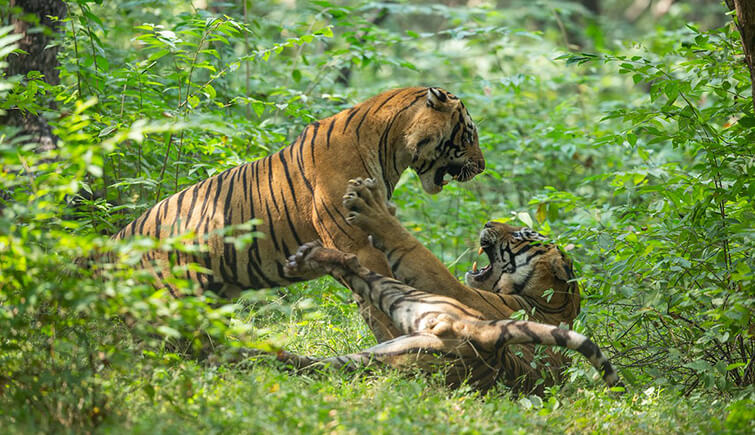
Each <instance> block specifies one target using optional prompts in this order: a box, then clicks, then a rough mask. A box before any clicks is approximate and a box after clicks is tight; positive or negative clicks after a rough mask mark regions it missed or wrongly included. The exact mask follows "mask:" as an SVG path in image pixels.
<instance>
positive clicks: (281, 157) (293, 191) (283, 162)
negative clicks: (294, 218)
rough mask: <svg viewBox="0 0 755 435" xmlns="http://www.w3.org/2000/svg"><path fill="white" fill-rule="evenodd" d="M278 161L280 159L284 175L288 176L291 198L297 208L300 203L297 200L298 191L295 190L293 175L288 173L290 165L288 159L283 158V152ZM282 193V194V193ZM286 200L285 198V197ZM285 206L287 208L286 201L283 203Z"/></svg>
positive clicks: (280, 153) (279, 154)
mask: <svg viewBox="0 0 755 435" xmlns="http://www.w3.org/2000/svg"><path fill="white" fill-rule="evenodd" d="M278 159H280V162H281V165H283V173H284V174H286V181H287V182H288V189H289V190H290V191H291V198H292V200H293V202H294V205H295V206H297V204H298V201H297V200H296V191H295V189H294V183H293V181H292V180H291V174H290V173H289V172H288V163H286V159H284V158H283V151H281V152H279V153H278ZM281 193H282V192H281ZM283 197H284V199H285V196H283ZM283 206H284V207H285V206H286V201H285V200H284V201H283Z"/></svg>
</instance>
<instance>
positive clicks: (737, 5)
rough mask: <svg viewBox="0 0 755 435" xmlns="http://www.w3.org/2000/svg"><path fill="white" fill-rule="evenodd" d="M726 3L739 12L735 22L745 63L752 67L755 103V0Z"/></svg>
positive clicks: (751, 76)
mask: <svg viewBox="0 0 755 435" xmlns="http://www.w3.org/2000/svg"><path fill="white" fill-rule="evenodd" d="M726 5H727V6H729V9H731V10H733V11H736V12H737V20H736V21H735V22H736V25H737V29H739V35H740V36H741V37H742V47H743V48H744V53H745V63H747V66H748V67H749V68H750V82H751V84H752V97H753V98H752V101H753V104H755V1H752V0H726ZM754 107H755V106H754Z"/></svg>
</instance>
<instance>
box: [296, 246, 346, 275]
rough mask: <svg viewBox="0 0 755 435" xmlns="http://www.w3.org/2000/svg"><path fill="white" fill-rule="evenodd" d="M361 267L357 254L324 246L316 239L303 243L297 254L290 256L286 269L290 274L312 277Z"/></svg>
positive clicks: (340, 272)
mask: <svg viewBox="0 0 755 435" xmlns="http://www.w3.org/2000/svg"><path fill="white" fill-rule="evenodd" d="M359 268H360V265H359V261H358V260H357V258H356V256H355V255H353V254H347V253H345V252H341V251H337V250H335V249H329V248H323V246H322V243H321V242H320V241H315V242H309V243H305V244H303V245H301V246H300V247H299V249H298V250H297V251H296V254H294V255H292V256H290V257H288V263H286V265H285V267H284V271H285V272H286V274H287V275H288V276H292V277H293V276H296V277H301V278H307V279H312V278H316V277H318V276H322V275H325V274H331V275H337V276H344V275H345V274H347V273H349V272H351V273H357V272H358V271H359Z"/></svg>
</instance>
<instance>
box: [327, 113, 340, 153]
mask: <svg viewBox="0 0 755 435" xmlns="http://www.w3.org/2000/svg"><path fill="white" fill-rule="evenodd" d="M337 119H338V118H333V119H332V120H331V121H330V127H328V136H327V140H326V142H325V147H326V148H330V133H332V132H333V127H335V125H336V120H337Z"/></svg>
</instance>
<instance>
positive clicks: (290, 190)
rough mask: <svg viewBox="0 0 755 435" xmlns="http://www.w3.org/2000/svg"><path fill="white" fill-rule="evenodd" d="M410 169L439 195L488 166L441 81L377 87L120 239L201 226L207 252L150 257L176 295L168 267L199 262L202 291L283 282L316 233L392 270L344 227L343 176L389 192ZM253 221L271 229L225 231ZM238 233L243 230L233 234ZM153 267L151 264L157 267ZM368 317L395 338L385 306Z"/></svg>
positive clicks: (190, 274)
mask: <svg viewBox="0 0 755 435" xmlns="http://www.w3.org/2000/svg"><path fill="white" fill-rule="evenodd" d="M408 168H411V169H413V170H414V171H415V172H416V173H417V174H418V176H419V179H420V182H421V184H422V188H423V189H424V190H425V191H426V192H428V193H430V194H436V193H438V192H440V191H441V190H442V189H443V186H444V185H446V184H447V183H448V182H449V181H450V180H451V179H453V180H456V181H459V182H464V181H468V180H470V179H472V178H473V177H475V176H476V175H477V174H479V173H481V172H482V171H483V170H484V169H485V160H484V158H483V156H482V151H481V150H480V147H479V139H478V133H477V127H476V126H475V123H474V122H473V120H472V118H471V116H470V115H469V112H468V111H467V108H466V107H465V105H464V103H463V102H462V101H461V100H460V99H459V98H458V97H457V96H455V95H454V94H452V93H450V92H448V91H446V90H444V89H441V88H437V87H411V88H403V89H394V90H390V91H387V92H384V93H381V94H379V95H377V96H375V97H372V98H370V99H368V100H366V101H364V102H362V103H360V104H357V105H355V106H353V107H351V108H350V109H347V110H344V111H342V112H340V113H338V114H336V115H333V116H330V117H328V118H325V119H322V120H320V121H317V122H313V123H311V124H309V125H308V126H307V127H306V128H305V129H304V131H303V132H302V133H301V134H300V135H299V136H298V138H297V139H296V140H295V141H294V142H293V143H292V144H290V145H289V146H287V147H285V148H283V149H281V150H280V151H278V152H276V153H274V154H271V155H269V156H267V157H264V158H262V159H259V160H255V161H253V162H251V163H246V164H243V165H240V166H237V167H235V168H231V169H228V170H226V171H224V172H221V173H220V174H218V175H215V176H213V177H211V178H208V179H206V180H204V181H201V182H199V183H197V184H194V185H193V186H190V187H187V188H186V189H184V190H182V191H180V192H178V193H176V194H174V195H172V196H169V197H167V198H165V199H163V200H162V201H160V202H159V203H157V204H156V205H154V206H153V207H151V208H150V209H148V210H146V211H145V212H144V213H143V214H142V215H141V216H140V217H138V218H137V219H135V220H134V221H132V222H131V223H129V224H127V225H126V226H125V227H124V228H123V229H121V230H120V231H119V232H118V233H117V234H116V235H115V236H114V239H116V240H121V239H126V238H129V237H133V236H149V237H153V238H155V239H165V238H167V237H170V236H175V235H181V234H185V233H193V234H194V237H195V242H194V243H196V244H199V245H202V246H205V247H206V249H205V250H204V252H202V253H200V254H187V253H184V252H180V251H174V252H168V251H161V250H154V251H151V252H148V253H146V254H145V255H144V256H143V258H142V261H141V263H142V266H143V267H145V268H147V269H149V270H151V271H152V272H153V275H154V276H155V278H156V285H157V286H158V287H161V288H167V289H168V290H169V291H170V293H172V294H173V295H174V296H180V291H179V289H178V288H176V286H175V285H173V284H171V282H170V280H168V279H166V278H167V277H168V276H169V274H168V271H169V270H170V268H169V266H170V265H171V263H172V265H177V266H182V265H184V266H185V265H187V264H190V263H196V264H198V265H199V266H201V267H202V268H204V269H205V270H209V271H211V273H206V272H202V270H201V269H198V268H186V272H185V274H186V276H185V278H186V279H188V280H189V281H192V282H196V283H198V285H199V288H200V291H204V290H211V291H213V292H215V293H216V294H219V295H220V296H222V297H226V298H236V297H238V296H239V295H240V293H241V291H242V290H246V289H261V288H272V287H281V286H285V285H288V284H291V283H294V282H297V281H300V280H302V279H305V278H304V277H292V276H289V275H288V274H287V273H286V271H285V269H284V265H285V262H286V259H287V258H288V257H289V256H290V255H291V254H293V253H294V252H295V250H296V248H297V247H298V246H300V245H302V244H304V243H307V242H309V241H313V240H321V241H322V242H323V243H324V245H325V246H327V247H332V248H337V249H339V250H342V251H345V252H350V253H354V254H356V255H357V257H358V258H359V259H360V261H361V262H362V263H363V264H365V265H366V266H368V267H370V268H371V269H372V270H375V271H378V272H381V273H384V274H390V268H389V267H388V263H387V260H386V259H385V256H384V255H383V253H381V252H380V251H378V250H376V249H375V248H373V247H372V246H371V245H370V244H369V241H368V239H367V234H366V233H364V232H363V231H361V230H359V229H358V228H354V227H352V226H351V225H349V224H348V222H347V220H346V211H345V210H344V209H343V207H342V205H341V195H342V194H343V186H344V185H345V184H346V182H347V180H350V179H353V178H357V177H365V178H366V177H371V178H372V179H374V180H376V182H378V183H380V184H381V186H382V188H383V194H384V195H385V198H384V199H385V200H390V199H391V196H392V193H393V190H394V188H395V186H396V184H397V183H398V180H399V177H400V176H401V174H402V173H403V172H404V170H406V169H408ZM251 219H259V220H261V221H262V223H261V224H259V225H257V226H256V227H255V230H256V231H257V232H259V233H262V234H263V235H264V237H257V238H254V239H253V241H252V242H251V244H249V245H248V246H246V247H244V248H243V249H242V248H238V247H237V246H235V245H234V244H233V243H232V242H230V241H227V240H224V237H223V235H222V231H223V230H224V229H228V228H229V227H231V226H234V225H238V224H242V223H245V222H248V221H250V220H251ZM234 234H236V235H238V233H234ZM153 265H155V266H154V267H153ZM358 302H359V303H360V306H365V310H366V311H363V312H362V314H363V316H364V317H365V319H367V320H368V322H369V323H370V324H371V328H372V329H373V331H374V332H375V335H376V336H377V338H378V340H386V339H388V338H390V337H392V336H395V334H396V333H397V331H395V330H394V331H389V330H384V329H383V328H382V326H381V325H388V324H389V323H390V322H388V321H387V320H386V319H384V318H381V316H382V315H381V313H372V308H371V307H370V306H369V305H367V304H363V303H362V302H361V301H358Z"/></svg>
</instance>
